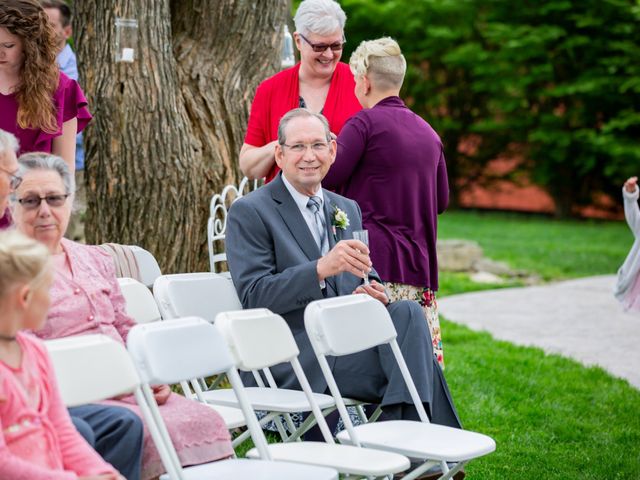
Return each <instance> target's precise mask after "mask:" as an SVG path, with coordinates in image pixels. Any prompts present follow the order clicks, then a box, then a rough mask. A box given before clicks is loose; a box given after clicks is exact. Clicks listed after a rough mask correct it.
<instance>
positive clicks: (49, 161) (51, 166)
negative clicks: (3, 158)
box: [11, 152, 76, 201]
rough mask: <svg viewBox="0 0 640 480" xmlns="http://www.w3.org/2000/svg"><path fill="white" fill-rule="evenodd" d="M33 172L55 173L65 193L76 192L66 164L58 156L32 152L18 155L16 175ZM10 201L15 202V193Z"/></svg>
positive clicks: (21, 175)
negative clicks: (58, 176) (45, 171)
mask: <svg viewBox="0 0 640 480" xmlns="http://www.w3.org/2000/svg"><path fill="white" fill-rule="evenodd" d="M34 170H49V171H52V172H56V173H57V174H58V175H60V178H61V179H62V184H63V185H64V190H65V192H66V193H70V194H72V195H73V193H74V192H75V191H76V182H75V179H74V178H73V176H72V175H71V172H69V167H67V163H66V162H65V161H64V160H63V159H62V158H61V157H59V156H57V155H53V154H52V153H42V152H33V153H25V154H24V155H20V158H18V173H17V175H18V176H20V177H23V178H24V176H25V175H26V174H27V173H29V172H32V171H34ZM11 197H12V200H13V201H15V199H16V196H15V192H14V193H13V194H12V196H11Z"/></svg>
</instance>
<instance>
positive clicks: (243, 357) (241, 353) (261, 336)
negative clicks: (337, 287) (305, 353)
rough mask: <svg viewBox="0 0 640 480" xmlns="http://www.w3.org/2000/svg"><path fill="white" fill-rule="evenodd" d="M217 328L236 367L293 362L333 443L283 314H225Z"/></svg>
mask: <svg viewBox="0 0 640 480" xmlns="http://www.w3.org/2000/svg"><path fill="white" fill-rule="evenodd" d="M216 327H218V329H219V330H220V332H221V333H222V335H223V336H224V338H225V340H226V342H227V345H228V346H229V349H230V350H231V352H232V353H233V355H234V360H235V361H236V364H237V365H238V366H240V368H242V369H243V370H259V369H266V368H268V367H271V366H273V365H275V364H278V363H284V362H288V363H290V364H291V367H292V368H293V371H294V373H295V375H296V378H297V379H298V382H299V383H300V386H301V387H302V390H303V391H304V393H305V396H306V397H307V401H308V402H309V404H310V406H311V410H312V412H313V414H314V416H315V418H316V421H317V422H318V427H319V428H320V431H321V432H322V435H323V437H324V439H325V441H326V442H327V443H333V437H332V435H331V432H330V431H329V426H328V425H327V422H326V420H325V418H324V416H323V415H322V412H321V411H320V407H319V406H318V403H317V402H316V400H315V399H314V397H313V392H312V390H311V386H310V385H309V381H308V379H307V377H306V375H305V373H304V371H303V370H302V366H301V365H300V361H299V360H298V354H299V353H300V351H299V350H298V346H297V345H296V341H295V339H294V338H293V334H292V333H291V330H290V329H289V326H288V325H287V322H285V320H284V319H283V318H282V317H281V316H280V315H277V314H275V313H273V312H271V310H269V309H266V308H256V309H251V310H240V311H236V312H223V313H219V314H218V316H217V317H216ZM265 373H268V376H267V379H268V380H269V383H270V384H272V385H271V386H272V387H276V385H275V381H274V380H273V377H272V376H271V373H270V372H268V371H265Z"/></svg>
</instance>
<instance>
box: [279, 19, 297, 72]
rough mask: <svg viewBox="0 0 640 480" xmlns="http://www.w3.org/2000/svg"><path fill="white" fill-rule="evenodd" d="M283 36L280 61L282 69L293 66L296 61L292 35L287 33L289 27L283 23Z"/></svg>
mask: <svg viewBox="0 0 640 480" xmlns="http://www.w3.org/2000/svg"><path fill="white" fill-rule="evenodd" d="M283 32H284V38H283V41H282V62H281V64H280V65H281V67H282V68H283V69H285V68H289V67H293V66H294V65H295V63H296V57H295V55H294V54H293V37H292V36H291V33H289V27H288V26H287V24H286V23H285V25H284V29H283Z"/></svg>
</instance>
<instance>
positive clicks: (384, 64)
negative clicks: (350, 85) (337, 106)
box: [349, 37, 407, 91]
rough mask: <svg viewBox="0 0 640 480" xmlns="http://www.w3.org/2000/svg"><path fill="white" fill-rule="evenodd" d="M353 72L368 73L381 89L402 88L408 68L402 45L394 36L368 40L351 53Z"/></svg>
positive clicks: (358, 73) (358, 74) (357, 75)
mask: <svg viewBox="0 0 640 480" xmlns="http://www.w3.org/2000/svg"><path fill="white" fill-rule="evenodd" d="M349 66H350V67H351V72H352V73H353V75H354V76H355V77H362V76H364V75H366V76H367V77H368V78H369V81H370V82H371V83H372V84H373V86H374V87H376V88H377V89H380V90H383V91H384V90H390V89H400V87H402V82H403V81H404V74H405V72H406V70H407V62H406V60H405V59H404V56H403V55H402V51H401V50H400V45H398V42H396V41H395V40H394V39H393V38H390V37H382V38H378V39H376V40H366V41H364V42H362V43H360V45H358V48H356V50H355V51H354V52H353V53H352V54H351V58H350V59H349Z"/></svg>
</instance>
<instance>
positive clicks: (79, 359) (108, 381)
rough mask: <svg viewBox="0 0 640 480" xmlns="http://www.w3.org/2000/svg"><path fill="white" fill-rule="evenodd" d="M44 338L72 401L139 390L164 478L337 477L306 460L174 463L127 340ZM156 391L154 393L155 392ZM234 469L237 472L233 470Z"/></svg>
mask: <svg viewBox="0 0 640 480" xmlns="http://www.w3.org/2000/svg"><path fill="white" fill-rule="evenodd" d="M45 344H46V346H47V349H48V351H49V354H50V356H51V359H52V362H53V366H54V369H55V372H56V378H57V381H58V386H59V390H60V393H61V395H62V398H63V401H64V402H65V404H66V405H67V406H69V407H71V406H77V405H83V404H86V403H92V402H96V401H99V400H104V399H106V398H111V397H114V396H116V395H121V394H126V393H132V392H133V393H134V395H135V397H136V401H137V403H138V406H139V407H140V410H141V412H142V414H143V417H144V421H145V424H146V426H147V428H148V429H149V431H150V433H151V437H152V439H153V441H154V444H155V445H156V448H157V449H158V452H159V453H160V458H161V459H162V461H163V464H164V465H165V468H166V469H167V472H169V473H168V474H167V475H163V477H162V478H165V479H166V478H170V479H176V480H182V479H194V480H195V479H199V480H203V479H205V478H206V479H207V480H215V479H227V478H234V479H235V478H237V479H243V480H254V479H273V480H275V479H281V478H312V479H314V480H337V478H338V476H337V473H336V472H335V471H331V470H329V469H320V468H317V469H312V468H307V467H306V466H303V465H297V464H286V463H283V462H273V461H265V462H262V461H260V462H257V461H248V460H237V459H234V460H221V461H218V462H214V463H210V464H205V465H198V466H194V467H189V468H186V469H182V468H181V467H180V464H179V463H178V466H177V467H175V465H174V464H173V462H172V460H171V455H172V454H171V453H170V451H169V450H168V449H167V447H169V448H170V449H171V450H173V446H172V445H171V444H170V442H169V444H166V443H165V440H164V439H163V437H162V436H161V432H160V429H159V428H158V427H159V426H158V424H157V423H156V421H155V417H154V415H153V413H152V411H151V408H149V405H148V404H147V402H146V399H145V397H144V393H143V391H142V388H141V383H140V377H139V375H138V372H137V371H136V369H135V367H134V364H133V361H132V359H131V356H130V355H129V353H128V352H127V350H126V349H125V347H124V346H123V345H122V344H120V343H118V342H116V341H114V340H113V339H111V338H109V337H107V336H104V335H81V336H75V337H66V338H61V339H57V340H49V341H47V342H45ZM151 396H152V398H153V394H151ZM156 409H157V405H156ZM160 419H161V417H160ZM162 426H164V422H163V423H162ZM259 433H260V434H261V433H262V432H259ZM173 453H175V450H173ZM302 468H304V470H302ZM229 472H233V475H230V474H229Z"/></svg>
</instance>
